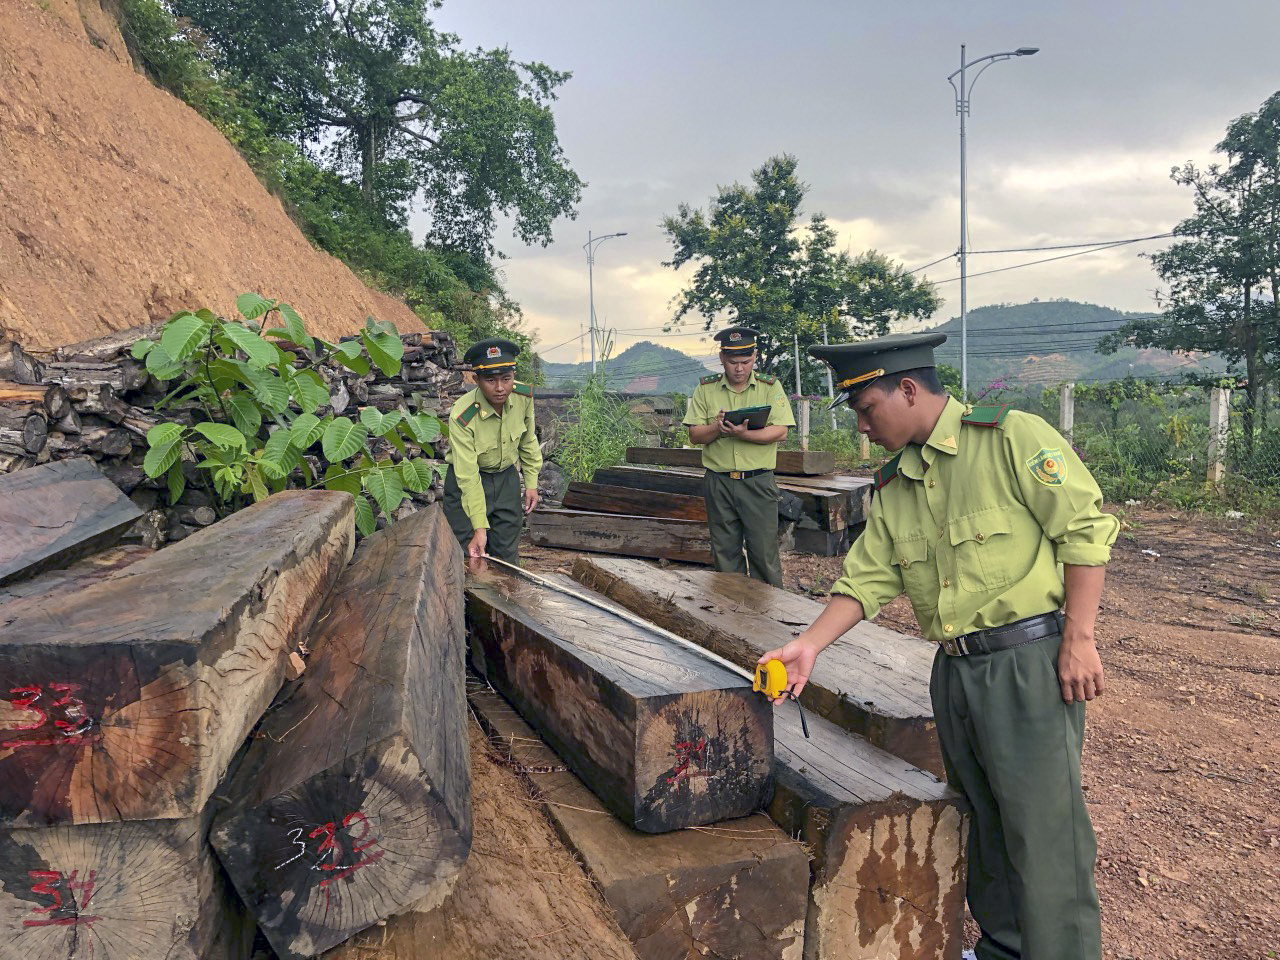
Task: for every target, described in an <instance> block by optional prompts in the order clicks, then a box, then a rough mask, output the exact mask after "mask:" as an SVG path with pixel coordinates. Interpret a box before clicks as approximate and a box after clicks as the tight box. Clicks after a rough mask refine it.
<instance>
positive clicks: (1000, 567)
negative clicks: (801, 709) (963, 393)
mask: <svg viewBox="0 0 1280 960" xmlns="http://www.w3.org/2000/svg"><path fill="white" fill-rule="evenodd" d="M945 339H946V337H945V336H944V335H941V334H917V335H907V336H893V337H883V338H880V339H878V340H870V341H866V342H863V343H856V344H841V345H838V346H830V347H827V346H822V347H811V348H810V351H809V352H810V353H811V354H812V355H814V356H815V357H818V358H819V359H821V360H824V361H825V362H827V363H828V364H830V365H831V367H832V368H833V370H834V372H835V376H836V379H837V381H838V382H839V388H840V390H841V391H842V393H841V395H840V397H839V398H838V399H837V402H840V401H843V400H845V399H848V401H849V403H850V405H851V406H852V407H853V409H854V410H856V411H857V413H858V429H859V430H860V431H861V432H863V433H865V434H867V436H868V437H869V438H870V439H871V440H873V441H875V442H877V443H879V444H880V445H881V446H884V447H885V448H886V449H889V450H898V451H900V452H899V453H898V455H897V456H895V457H894V458H893V459H892V460H890V461H889V463H887V464H886V465H885V466H884V467H883V468H881V470H880V471H879V473H878V474H877V475H876V495H875V499H874V500H873V502H872V506H871V511H870V513H869V515H868V518H867V524H866V529H865V530H864V532H863V533H862V535H861V536H860V537H859V538H858V540H857V542H856V543H854V545H853V548H852V549H851V550H850V551H849V555H848V557H847V558H846V559H845V564H844V574H843V576H842V577H841V578H840V579H839V580H838V581H836V583H835V585H834V586H833V587H832V588H831V593H832V596H831V601H830V603H829V604H828V605H827V608H826V609H825V610H824V611H823V612H822V614H821V615H820V616H819V617H818V618H817V619H816V620H815V621H814V622H813V624H812V625H811V626H810V627H809V628H808V629H807V630H805V632H804V633H802V634H801V635H800V636H799V637H797V638H796V639H795V640H793V641H792V642H790V643H788V644H787V645H786V646H785V647H782V648H781V649H780V650H774V651H770V652H769V653H766V654H765V655H764V657H763V658H761V659H762V660H768V659H772V658H776V659H779V660H781V661H782V662H783V663H784V664H785V665H786V667H787V677H788V680H789V682H790V686H791V689H792V691H793V692H795V693H799V692H800V690H801V689H803V687H804V685H805V682H806V681H807V680H808V678H809V676H810V673H811V671H812V670H813V668H814V661H815V660H816V658H817V656H818V654H819V652H820V651H822V650H823V649H825V648H826V647H827V646H828V645H829V644H831V643H832V642H833V641H835V640H836V639H837V638H838V637H840V636H841V635H843V634H844V633H845V632H846V631H847V630H849V629H850V628H852V627H853V626H854V625H855V624H856V623H858V622H859V621H860V620H862V619H863V618H870V617H874V616H875V615H876V614H877V613H878V612H879V610H880V608H881V606H882V605H883V604H885V603H887V602H888V601H889V600H891V599H893V598H894V597H896V596H898V595H899V594H901V593H904V592H905V593H906V594H907V596H908V597H909V598H910V600H911V605H912V607H913V608H914V609H915V614H916V619H917V620H918V621H919V623H920V628H921V630H922V631H923V632H924V635H925V637H926V638H928V639H930V640H933V641H935V642H936V643H938V645H939V650H938V653H937V656H936V657H935V659H934V666H933V676H932V679H931V683H930V689H931V692H932V696H933V709H934V716H935V719H936V721H937V725H938V738H939V740H940V741H941V745H942V755H943V761H944V763H945V766H946V772H947V779H948V780H949V781H950V783H951V784H952V786H953V787H955V788H956V789H957V790H958V791H959V792H960V793H961V794H963V795H964V796H965V798H966V799H967V800H968V801H969V803H970V804H971V806H972V808H973V814H972V820H971V827H970V842H969V882H968V898H969V907H970V910H971V911H972V913H973V916H974V919H976V920H977V921H978V925H979V926H980V927H981V929H982V936H981V938H980V939H979V941H978V944H977V949H976V953H977V956H978V960H1099V958H1100V957H1101V953H1102V946H1101V925H1100V921H1099V914H1098V895H1097V890H1096V888H1095V886H1094V880H1093V867H1094V858H1095V856H1096V853H1097V845H1096V842H1095V840H1094V834H1093V827H1092V826H1091V824H1090V822H1089V813H1088V809H1087V808H1086V807H1085V802H1084V795H1083V793H1082V792H1081V787H1080V752H1081V745H1082V741H1083V738H1084V715H1085V701H1086V700H1092V699H1093V698H1094V697H1096V696H1098V695H1100V694H1101V693H1102V691H1103V675H1102V662H1101V660H1100V658H1099V657H1098V651H1097V648H1096V647H1095V645H1094V620H1095V618H1096V616H1097V611H1098V600H1099V597H1100V596H1101V593H1102V584H1103V577H1104V572H1105V564H1106V563H1107V561H1108V560H1109V559H1110V553H1111V544H1112V543H1113V542H1114V541H1115V538H1116V533H1117V530H1118V529H1119V524H1118V523H1117V522H1116V519H1115V518H1114V517H1112V516H1111V515H1109V514H1106V513H1103V512H1102V510H1101V503H1102V494H1101V493H1100V492H1099V490H1098V486H1097V484H1096V483H1095V482H1094V480H1093V478H1092V477H1091V476H1090V475H1089V472H1088V471H1087V470H1086V469H1085V467H1084V464H1082V463H1081V462H1080V459H1079V458H1078V457H1077V456H1076V454H1075V452H1074V451H1073V450H1072V449H1071V445H1070V444H1069V443H1067V442H1066V441H1065V440H1064V439H1063V438H1062V437H1061V435H1059V434H1058V433H1057V431H1055V430H1054V429H1053V428H1052V427H1050V426H1049V425H1048V424H1047V423H1045V422H1044V421H1043V420H1042V419H1040V418H1039V417H1036V416H1033V415H1031V414H1027V413H1021V412H1018V411H1015V410H1009V409H1008V408H1007V406H992V407H978V408H974V409H968V408H966V407H964V406H963V405H962V404H961V403H959V401H957V400H955V399H954V398H952V397H949V396H948V395H947V394H946V393H944V392H943V391H942V388H941V386H940V385H939V383H938V379H937V371H936V370H935V369H934V362H933V347H934V346H936V345H937V344H939V343H941V342H942V341H943V340H945Z"/></svg>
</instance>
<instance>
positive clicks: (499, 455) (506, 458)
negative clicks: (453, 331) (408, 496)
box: [444, 340, 542, 563]
mask: <svg viewBox="0 0 1280 960" xmlns="http://www.w3.org/2000/svg"><path fill="white" fill-rule="evenodd" d="M519 354H520V347H519V346H518V345H517V344H514V343H512V342H511V341H510V340H481V341H480V342H479V343H477V344H476V345H475V346H473V347H472V348H471V349H470V350H468V351H467V352H466V354H465V355H464V356H463V360H464V361H465V362H466V363H468V364H470V366H471V369H472V370H474V371H475V375H476V387H475V389H474V390H471V391H470V392H468V393H465V394H463V395H462V396H461V397H460V398H459V399H458V400H457V402H455V403H454V405H453V408H452V409H451V410H450V411H449V455H448V461H449V471H448V473H447V474H445V478H444V514H445V517H446V518H447V519H448V521H449V526H450V528H451V529H452V530H453V535H454V536H455V537H457V538H458V542H459V543H460V544H462V551H463V553H464V554H465V555H466V556H468V557H482V556H484V555H485V554H486V553H487V554H489V555H490V556H493V557H497V558H498V559H499V560H505V561H506V562H507V563H519V562H520V552H519V544H520V531H521V528H522V527H523V525H524V515H525V514H526V513H529V512H530V511H531V510H533V508H534V507H536V506H537V505H538V472H539V471H540V470H541V469H542V450H541V449H540V448H539V447H538V437H537V435H536V434H535V433H534V424H533V387H530V386H529V385H528V384H524V383H520V382H519V381H517V380H516V378H515V365H516V357H517V356H519ZM517 462H518V463H519V464H520V471H519V472H517V470H516V464H517ZM521 474H523V479H524V495H523V497H522V496H521V493H520V481H521Z"/></svg>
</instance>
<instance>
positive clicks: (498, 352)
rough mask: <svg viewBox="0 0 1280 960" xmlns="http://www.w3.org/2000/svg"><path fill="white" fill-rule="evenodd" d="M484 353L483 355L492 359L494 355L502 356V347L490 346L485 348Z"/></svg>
mask: <svg viewBox="0 0 1280 960" xmlns="http://www.w3.org/2000/svg"><path fill="white" fill-rule="evenodd" d="M484 355H485V356H486V357H487V358H488V359H490V360H492V359H494V358H495V357H500V356H502V348H501V347H490V348H489V349H487V350H486V351H485V352H484Z"/></svg>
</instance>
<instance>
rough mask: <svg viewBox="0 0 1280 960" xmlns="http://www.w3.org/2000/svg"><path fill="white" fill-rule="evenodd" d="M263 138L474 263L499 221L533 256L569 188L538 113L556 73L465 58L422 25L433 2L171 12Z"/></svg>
mask: <svg viewBox="0 0 1280 960" xmlns="http://www.w3.org/2000/svg"><path fill="white" fill-rule="evenodd" d="M171 6H172V8H173V10H174V12H175V13H176V14H178V15H179V16H182V17H185V18H188V19H189V20H190V21H191V23H193V24H194V25H195V26H196V27H197V28H198V29H199V30H200V31H201V32H202V33H203V34H204V36H205V37H206V38H207V39H208V43H209V47H210V49H211V51H212V55H213V58H214V62H215V65H216V66H217V67H218V68H219V69H220V70H221V71H223V72H224V73H225V74H226V75H227V76H229V77H231V78H232V79H233V81H234V83H235V86H236V87H237V88H238V89H240V90H242V91H244V92H245V94H246V97H247V99H248V100H249V102H250V103H251V104H252V106H253V108H254V110H255V111H256V112H257V113H258V115H259V116H260V117H261V118H262V121H263V123H264V124H265V125H266V127H267V129H268V131H269V132H270V133H272V134H275V135H277V136H280V137H282V138H285V139H287V140H291V141H292V142H295V143H296V144H298V145H299V146H300V147H302V148H303V149H304V150H305V151H306V152H307V154H308V155H309V156H311V157H312V158H313V159H316V160H318V161H319V162H321V164H322V165H323V166H325V167H326V168H328V169H330V170H332V171H334V172H336V173H338V174H340V175H342V176H344V177H346V178H348V179H350V180H352V181H353V182H355V183H358V184H359V186H360V191H361V195H362V197H363V199H364V202H365V203H366V204H367V205H368V206H369V207H370V208H371V209H372V210H373V211H375V212H376V213H377V214H378V215H380V216H382V217H384V218H385V219H386V220H387V221H389V222H391V223H394V224H398V225H404V224H405V223H406V222H407V215H408V210H409V208H410V206H411V204H413V203H415V202H417V203H421V204H422V205H423V207H424V208H425V210H426V212H427V214H428V216H429V217H430V222H431V231H430V235H429V236H428V238H427V239H428V240H429V241H430V242H432V243H433V244H435V245H436V246H438V247H440V248H442V249H445V250H456V251H461V252H464V253H466V254H468V255H470V256H471V257H473V258H475V259H477V260H484V259H487V258H489V257H491V256H492V255H493V254H494V246H493V235H494V232H495V229H496V226H497V219H498V217H500V216H509V217H510V218H511V220H512V222H513V224H514V229H515V233H516V235H517V236H518V237H519V238H520V239H521V240H522V241H524V242H525V243H541V244H546V243H548V242H549V241H550V239H551V225H552V223H553V222H554V221H555V220H556V219H557V218H558V217H561V216H572V215H573V213H574V206H575V204H576V203H577V202H578V200H579V199H580V197H581V191H582V187H583V183H582V181H581V180H580V179H579V178H578V176H577V174H576V173H574V172H573V170H572V169H571V168H570V166H569V165H568V162H567V160H566V158H565V156H564V153H563V151H562V149H561V147H560V143H559V140H558V138H557V135H556V127H555V119H554V117H553V115H552V112H551V105H552V103H553V102H554V101H555V99H556V90H557V88H559V87H560V86H561V85H562V84H564V83H565V81H566V80H568V79H569V74H568V73H563V72H559V71H556V70H552V69H551V68H550V67H548V66H547V65H545V64H543V63H537V62H520V61H517V60H516V59H514V58H513V57H512V56H511V54H510V52H509V51H508V50H506V49H494V50H481V49H476V50H464V49H462V47H461V45H460V40H459V38H458V37H456V36H454V35H452V34H449V33H443V32H440V31H438V30H436V28H435V27H434V25H433V24H432V22H431V20H430V19H429V16H428V14H429V13H430V11H431V10H432V9H434V8H436V7H438V6H439V0H172V3H171Z"/></svg>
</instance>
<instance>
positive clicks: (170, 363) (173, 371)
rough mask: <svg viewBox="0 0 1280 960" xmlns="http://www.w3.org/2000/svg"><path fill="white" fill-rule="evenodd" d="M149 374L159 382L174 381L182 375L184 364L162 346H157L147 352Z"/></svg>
mask: <svg viewBox="0 0 1280 960" xmlns="http://www.w3.org/2000/svg"><path fill="white" fill-rule="evenodd" d="M147 373H149V374H151V375H152V376H153V377H155V378H156V379H157V380H172V379H173V378H174V377H176V376H178V375H179V374H181V373H182V364H180V363H178V362H177V361H176V360H174V359H173V357H171V356H169V352H168V351H167V350H165V348H164V346H163V345H162V344H159V343H157V344H155V345H154V346H153V347H152V348H151V349H150V350H148V351H147Z"/></svg>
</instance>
